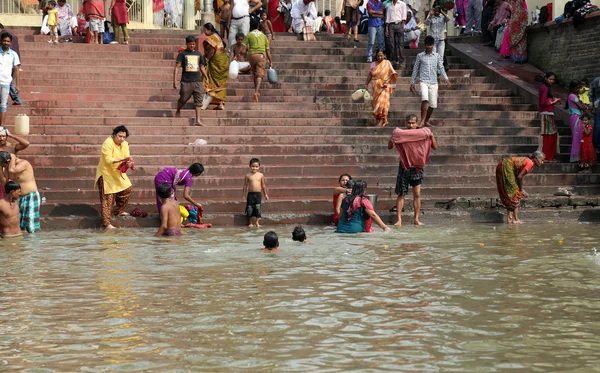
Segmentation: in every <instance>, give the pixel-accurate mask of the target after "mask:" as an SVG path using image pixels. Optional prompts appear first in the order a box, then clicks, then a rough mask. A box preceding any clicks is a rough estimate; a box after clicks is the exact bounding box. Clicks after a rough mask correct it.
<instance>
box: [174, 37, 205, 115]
mask: <svg viewBox="0 0 600 373" xmlns="http://www.w3.org/2000/svg"><path fill="white" fill-rule="evenodd" d="M185 45H186V47H187V48H186V49H184V50H183V51H182V52H181V53H179V55H177V60H176V61H175V70H174V71H173V88H174V89H177V70H179V69H180V68H181V87H180V88H179V101H177V111H176V112H175V116H176V117H179V116H181V108H182V107H183V105H185V103H186V102H188V100H189V99H190V97H192V95H193V96H194V106H196V121H195V122H194V125H195V126H202V125H203V124H202V122H201V121H200V110H202V92H203V89H202V78H203V77H204V79H207V76H206V69H205V67H204V58H203V57H202V54H200V52H198V51H197V50H196V37H195V36H193V35H190V36H188V37H186V38H185Z"/></svg>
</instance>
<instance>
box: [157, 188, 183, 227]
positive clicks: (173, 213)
mask: <svg viewBox="0 0 600 373" xmlns="http://www.w3.org/2000/svg"><path fill="white" fill-rule="evenodd" d="M156 193H157V194H158V197H159V198H160V203H161V206H160V228H158V232H156V234H155V236H156V237H160V236H181V222H180V220H179V217H180V215H179V204H178V203H177V201H175V200H174V199H173V198H171V186H170V185H169V184H167V183H162V184H160V185H158V186H157V187H156Z"/></svg>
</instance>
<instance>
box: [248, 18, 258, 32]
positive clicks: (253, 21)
mask: <svg viewBox="0 0 600 373" xmlns="http://www.w3.org/2000/svg"><path fill="white" fill-rule="evenodd" d="M259 25H260V22H259V20H258V19H256V18H252V19H251V20H250V31H254V30H256V29H258V26H259Z"/></svg>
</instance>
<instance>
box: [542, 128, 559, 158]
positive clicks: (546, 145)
mask: <svg viewBox="0 0 600 373" xmlns="http://www.w3.org/2000/svg"><path fill="white" fill-rule="evenodd" d="M557 136H558V134H556V133H555V134H553V135H543V136H542V137H543V143H542V151H543V152H544V155H546V160H547V161H553V160H554V157H555V156H556V141H557V140H558V137H557Z"/></svg>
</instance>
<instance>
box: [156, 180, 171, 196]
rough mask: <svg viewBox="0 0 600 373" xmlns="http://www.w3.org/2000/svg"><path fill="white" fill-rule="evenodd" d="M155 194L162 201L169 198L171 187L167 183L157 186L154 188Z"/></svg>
mask: <svg viewBox="0 0 600 373" xmlns="http://www.w3.org/2000/svg"><path fill="white" fill-rule="evenodd" d="M156 194H158V196H159V197H160V198H163V199H166V198H169V197H171V186H170V185H169V184H168V183H160V184H158V187H157V188H156Z"/></svg>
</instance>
